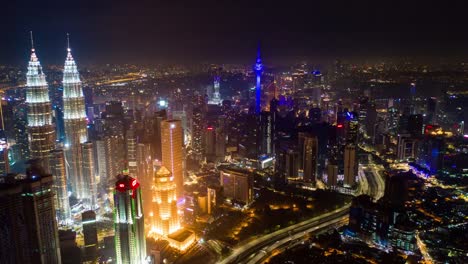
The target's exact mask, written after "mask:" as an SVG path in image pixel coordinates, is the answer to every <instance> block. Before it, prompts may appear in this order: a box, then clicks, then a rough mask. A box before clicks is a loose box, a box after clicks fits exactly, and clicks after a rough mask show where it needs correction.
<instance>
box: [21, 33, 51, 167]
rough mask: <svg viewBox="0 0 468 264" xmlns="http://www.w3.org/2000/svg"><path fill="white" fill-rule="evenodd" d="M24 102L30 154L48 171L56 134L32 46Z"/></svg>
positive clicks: (43, 82) (46, 86)
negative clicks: (26, 112)
mask: <svg viewBox="0 0 468 264" xmlns="http://www.w3.org/2000/svg"><path fill="white" fill-rule="evenodd" d="M31 40H32V33H31ZM26 104H27V106H28V118H27V120H28V124H27V128H28V129H27V130H28V133H29V135H28V137H29V150H30V156H31V158H33V159H40V160H41V164H42V165H43V167H44V169H45V170H46V171H48V170H49V158H50V152H51V151H52V150H54V149H55V137H56V135H55V128H54V125H53V123H52V106H51V103H50V99H49V88H48V85H47V82H46V79H45V74H44V72H43V71H42V66H41V63H40V62H39V59H38V58H37V56H36V52H35V49H34V46H33V47H32V49H31V59H30V60H29V64H28V72H27V74H26Z"/></svg>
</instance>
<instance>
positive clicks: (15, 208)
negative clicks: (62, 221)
mask: <svg viewBox="0 0 468 264" xmlns="http://www.w3.org/2000/svg"><path fill="white" fill-rule="evenodd" d="M53 184H54V179H53V177H52V175H50V174H46V172H45V170H44V169H43V168H42V167H41V166H40V164H39V160H34V161H31V162H30V165H29V167H28V169H27V170H26V175H21V174H17V175H9V176H5V177H2V178H1V179H0V226H1V228H0V252H2V254H0V263H22V264H28V263H41V264H50V263H52V264H55V263H61V258H60V248H59V239H58V230H57V222H56V220H55V205H54V204H55V198H54V191H53V190H54V188H53ZM4 253H7V254H4Z"/></svg>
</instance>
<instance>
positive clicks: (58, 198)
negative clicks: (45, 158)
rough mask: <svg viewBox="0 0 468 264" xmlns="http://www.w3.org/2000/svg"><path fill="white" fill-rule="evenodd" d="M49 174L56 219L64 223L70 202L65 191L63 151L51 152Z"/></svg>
mask: <svg viewBox="0 0 468 264" xmlns="http://www.w3.org/2000/svg"><path fill="white" fill-rule="evenodd" d="M50 173H51V174H52V175H53V177H54V191H55V210H56V212H57V219H58V220H59V221H60V222H62V223H64V222H66V221H67V220H68V219H70V217H71V214H70V202H69V200H68V191H67V175H66V174H65V155H64V154H63V150H61V149H57V150H54V151H52V152H51V159H50Z"/></svg>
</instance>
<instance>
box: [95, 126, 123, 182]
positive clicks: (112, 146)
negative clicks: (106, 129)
mask: <svg viewBox="0 0 468 264" xmlns="http://www.w3.org/2000/svg"><path fill="white" fill-rule="evenodd" d="M97 144H98V146H97V152H98V163H99V165H98V166H99V177H100V182H101V185H102V186H103V187H104V188H106V189H107V188H109V187H111V185H112V182H113V181H114V178H113V176H112V175H118V174H120V173H121V172H122V170H124V169H125V148H124V146H125V141H124V138H123V136H122V135H113V136H104V137H103V138H102V139H101V140H98V141H97ZM102 153H104V155H103V156H101V155H102ZM103 166H104V168H105V169H104V168H103ZM104 173H105V174H104Z"/></svg>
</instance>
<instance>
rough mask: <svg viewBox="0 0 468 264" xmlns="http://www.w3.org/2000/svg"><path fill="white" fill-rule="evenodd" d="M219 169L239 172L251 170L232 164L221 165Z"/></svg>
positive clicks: (243, 172) (248, 172)
mask: <svg viewBox="0 0 468 264" xmlns="http://www.w3.org/2000/svg"><path fill="white" fill-rule="evenodd" d="M218 170H220V171H223V172H230V173H237V174H250V171H249V170H247V169H244V168H240V167H236V166H232V165H221V166H219V167H218Z"/></svg>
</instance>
